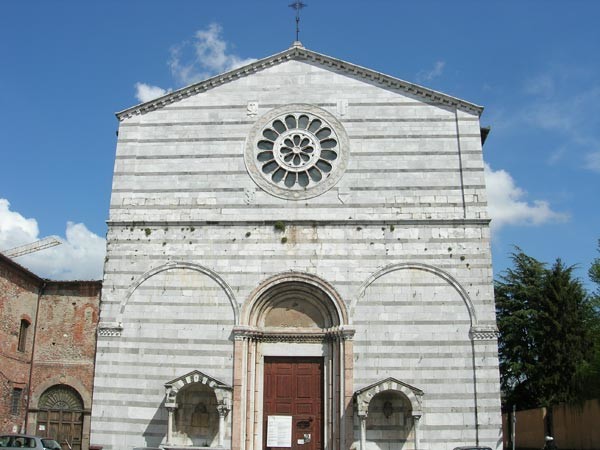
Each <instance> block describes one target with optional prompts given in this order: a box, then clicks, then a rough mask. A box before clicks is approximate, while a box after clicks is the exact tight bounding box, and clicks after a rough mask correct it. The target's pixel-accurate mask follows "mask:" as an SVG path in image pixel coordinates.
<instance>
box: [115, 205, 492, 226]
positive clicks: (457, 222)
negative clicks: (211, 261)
mask: <svg viewBox="0 0 600 450" xmlns="http://www.w3.org/2000/svg"><path fill="white" fill-rule="evenodd" d="M281 212H282V214H285V213H286V210H285V209H284V208H282V209H281ZM280 220H281V219H273V220H172V221H153V220H146V221H144V220H107V221H106V224H107V225H108V226H109V227H144V226H147V227H161V228H162V227H168V226H172V227H183V226H188V227H189V226H211V225H214V226H222V225H239V226H249V225H256V226H260V225H269V226H272V225H274V224H275V223H276V222H279V221H280ZM490 221H491V220H490V219H396V220H389V219H346V220H290V221H286V223H287V224H289V225H305V226H313V225H322V226H327V225H347V226H357V225H365V226H368V225H380V226H384V225H397V226H402V225H410V226H415V225H430V226H440V225H448V226H465V225H473V226H485V225H489V224H490Z"/></svg>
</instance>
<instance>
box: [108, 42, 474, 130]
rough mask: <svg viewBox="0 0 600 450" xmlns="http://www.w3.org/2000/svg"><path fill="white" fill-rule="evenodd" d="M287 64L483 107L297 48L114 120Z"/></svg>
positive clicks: (448, 103)
mask: <svg viewBox="0 0 600 450" xmlns="http://www.w3.org/2000/svg"><path fill="white" fill-rule="evenodd" d="M289 61H302V62H305V63H307V64H310V65H312V66H314V67H319V68H322V69H324V70H326V71H329V72H333V73H337V74H341V75H344V76H346V77H351V78H354V79H357V80H363V81H364V82H366V83H371V84H373V85H375V86H378V87H380V88H383V89H388V90H391V91H396V92H398V93H403V94H406V95H409V96H412V97H415V98H419V99H421V100H422V101H423V102H426V103H430V104H436V105H445V106H451V107H455V108H458V109H461V110H464V111H466V112H469V113H475V114H477V115H481V113H482V112H483V108H482V107H481V106H478V105H475V104H473V103H469V102H466V101H464V100H461V99H458V98H455V97H452V96H449V95H447V94H443V93H441V92H437V91H434V90H432V89H428V88H425V87H423V86H419V85H416V84H414V83H410V82H408V81H404V80H401V79H398V78H394V77H392V76H389V75H385V74H383V73H380V72H377V71H374V70H371V69H367V68H364V67H361V66H357V65H355V64H352V63H348V62H346V61H342V60H340V59H336V58H332V57H330V56H326V55H323V54H320V53H317V52H313V51H312V50H308V49H305V48H304V47H301V46H294V47H291V48H289V49H288V50H285V51H283V52H281V53H278V54H276V55H273V56H270V57H267V58H263V59H261V60H258V61H256V62H254V63H251V64H248V65H245V66H242V67H240V68H237V69H234V70H231V71H229V72H225V73H223V74H220V75H217V76H214V77H211V78H209V79H207V80H204V81H201V82H198V83H194V84H192V85H190V86H186V87H184V88H181V89H179V90H176V91H174V92H171V93H169V94H166V95H164V96H162V97H159V98H157V99H155V100H151V101H149V102H146V103H142V104H140V105H137V106H134V107H131V108H128V109H125V110H123V111H121V112H118V113H117V118H118V119H119V120H124V119H126V118H128V117H132V116H134V115H138V114H144V113H146V112H149V111H153V110H157V109H160V108H163V107H165V106H168V105H171V104H173V103H177V102H180V101H182V100H185V99H187V98H189V97H192V96H195V95H196V94H199V93H202V92H206V91H209V90H212V89H214V88H216V87H218V86H222V85H225V84H227V83H232V82H234V81H236V80H240V79H244V78H246V77H248V76H251V75H254V74H256V73H259V72H262V71H264V70H266V69H269V68H271V67H275V66H278V65H280V64H283V63H286V62H289Z"/></svg>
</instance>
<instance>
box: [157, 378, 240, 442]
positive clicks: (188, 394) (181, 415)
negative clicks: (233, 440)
mask: <svg viewBox="0 0 600 450" xmlns="http://www.w3.org/2000/svg"><path fill="white" fill-rule="evenodd" d="M165 390H166V391H165V408H167V411H168V413H169V416H168V423H167V427H168V428H167V442H166V443H165V445H164V448H165V449H174V448H206V447H223V445H224V442H225V439H226V437H227V416H228V415H229V412H230V411H231V397H232V395H231V394H232V389H231V387H230V386H228V385H226V384H225V383H222V382H221V381H219V380H217V379H215V378H212V377H210V376H208V375H205V374H204V373H202V372H200V371H198V370H194V371H193V372H190V373H188V374H186V375H183V376H181V377H179V378H176V379H174V380H172V381H169V382H168V383H165Z"/></svg>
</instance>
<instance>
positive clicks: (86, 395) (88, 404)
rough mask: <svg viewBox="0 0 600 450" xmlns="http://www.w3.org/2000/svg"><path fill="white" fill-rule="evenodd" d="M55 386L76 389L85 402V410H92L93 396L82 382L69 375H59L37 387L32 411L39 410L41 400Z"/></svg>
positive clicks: (33, 394) (32, 400)
mask: <svg viewBox="0 0 600 450" xmlns="http://www.w3.org/2000/svg"><path fill="white" fill-rule="evenodd" d="M53 386H69V387H70V388H72V389H74V390H75V391H76V392H77V393H78V394H79V396H80V397H81V400H82V401H83V409H84V410H85V411H89V410H91V409H92V395H91V393H90V392H89V391H88V390H87V389H86V387H85V386H84V385H83V383H82V382H81V381H79V380H78V379H77V378H74V377H72V376H69V375H57V376H54V377H52V378H50V379H49V380H46V381H44V382H43V383H40V384H38V385H37V386H36V388H35V390H34V391H33V392H32V393H31V409H38V408H39V402H40V398H41V397H42V395H43V394H44V392H46V391H47V390H48V389H50V388H51V387H53Z"/></svg>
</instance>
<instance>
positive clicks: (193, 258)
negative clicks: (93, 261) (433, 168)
mask: <svg viewBox="0 0 600 450" xmlns="http://www.w3.org/2000/svg"><path fill="white" fill-rule="evenodd" d="M284 248H285V247H284V246H283V245H282V249H284ZM110 258H111V259H113V260H115V259H117V260H123V259H125V260H128V261H129V260H130V259H131V254H129V253H128V254H126V255H114V254H112V253H111V256H110ZM208 258H209V259H210V260H213V261H223V260H231V261H232V262H235V261H239V260H243V261H254V260H257V261H264V259H265V256H264V253H263V254H262V257H261V254H259V253H257V254H256V255H235V256H232V255H216V254H210V255H209V256H208ZM268 258H269V260H271V261H287V260H298V259H305V260H306V261H313V260H314V259H315V256H314V255H311V254H310V253H306V254H304V255H302V254H300V253H298V254H293V255H287V254H276V253H270V254H269V256H268ZM398 258H402V259H403V260H404V261H405V262H407V261H425V260H428V261H429V260H438V259H442V258H441V257H440V255H406V256H398ZM319 259H321V260H329V261H337V260H343V261H346V262H347V261H348V253H340V254H337V255H332V254H328V255H319ZM360 259H361V261H365V260H369V261H386V260H387V261H388V262H390V263H391V261H390V258H389V256H388V257H387V259H386V257H385V256H383V255H380V254H379V255H361V257H360ZM144 260H153V261H156V260H157V261H165V260H166V258H165V255H158V254H156V255H145V256H144ZM186 261H189V262H199V263H201V264H202V265H206V262H207V255H204V254H202V255H198V254H196V255H186ZM437 267H439V268H440V269H443V268H450V269H456V263H452V264H437ZM470 267H471V268H473V265H471V266H470ZM482 267H484V268H489V267H491V265H487V264H486V265H483V266H482ZM106 273H112V272H109V271H107V272H106ZM122 273H131V274H134V273H138V274H143V273H145V272H139V271H138V272H134V271H131V272H122Z"/></svg>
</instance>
